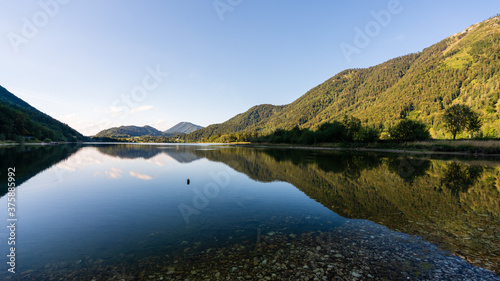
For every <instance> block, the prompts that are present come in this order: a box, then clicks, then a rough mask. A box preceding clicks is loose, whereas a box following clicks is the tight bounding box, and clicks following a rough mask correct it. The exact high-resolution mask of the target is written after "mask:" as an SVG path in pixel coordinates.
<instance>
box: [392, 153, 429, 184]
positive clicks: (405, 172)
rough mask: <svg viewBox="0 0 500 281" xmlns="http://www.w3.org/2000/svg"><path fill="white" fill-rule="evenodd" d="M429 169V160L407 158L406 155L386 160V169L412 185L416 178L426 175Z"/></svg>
mask: <svg viewBox="0 0 500 281" xmlns="http://www.w3.org/2000/svg"><path fill="white" fill-rule="evenodd" d="M430 167H431V161H430V160H429V159H423V158H415V157H408V156H407V155H403V156H400V157H389V158H387V168H388V169H389V170H390V171H392V172H395V173H397V174H398V175H399V176H400V177H401V178H402V179H403V180H404V181H405V182H410V183H412V182H413V181H414V180H415V179H416V178H418V177H421V176H424V175H426V174H427V170H429V169H430Z"/></svg>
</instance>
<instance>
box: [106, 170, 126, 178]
mask: <svg viewBox="0 0 500 281" xmlns="http://www.w3.org/2000/svg"><path fill="white" fill-rule="evenodd" d="M104 174H106V176H108V177H109V178H110V179H119V178H121V177H122V170H120V169H116V168H111V170H110V171H105V172H104Z"/></svg>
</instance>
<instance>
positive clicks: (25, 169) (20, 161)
mask: <svg viewBox="0 0 500 281" xmlns="http://www.w3.org/2000/svg"><path fill="white" fill-rule="evenodd" d="M80 147H81V146H80V145H46V146H32V145H21V146H14V147H4V148H0V159H2V161H0V178H1V179H2V182H1V184H2V186H1V187H0V196H3V195H4V194H5V193H7V191H8V185H7V176H6V174H7V169H8V168H9V167H15V168H16V185H17V186H20V185H21V184H23V183H24V182H25V181H27V180H28V179H30V178H31V177H33V176H35V175H36V174H38V173H40V172H41V171H43V170H45V169H48V168H50V167H51V166H53V165H55V164H57V163H59V162H60V161H63V160H65V159H67V158H68V157H70V156H71V155H72V154H73V153H75V152H76V151H77V150H78V149H80Z"/></svg>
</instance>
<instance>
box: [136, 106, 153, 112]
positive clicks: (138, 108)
mask: <svg viewBox="0 0 500 281" xmlns="http://www.w3.org/2000/svg"><path fill="white" fill-rule="evenodd" d="M153 108H154V106H152V105H141V106H139V107H136V108H133V109H132V110H130V113H137V112H142V111H148V110H151V109H153Z"/></svg>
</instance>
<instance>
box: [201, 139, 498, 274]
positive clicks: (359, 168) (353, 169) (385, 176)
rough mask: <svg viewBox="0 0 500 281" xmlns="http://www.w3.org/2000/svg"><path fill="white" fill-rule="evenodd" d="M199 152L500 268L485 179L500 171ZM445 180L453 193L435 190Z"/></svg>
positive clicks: (273, 153)
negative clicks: (493, 250) (494, 250)
mask: <svg viewBox="0 0 500 281" xmlns="http://www.w3.org/2000/svg"><path fill="white" fill-rule="evenodd" d="M195 153H196V154H197V155H198V156H201V157H206V158H208V159H209V160H211V161H219V162H223V163H226V164H227V165H229V166H231V167H233V168H234V169H236V170H237V171H239V172H242V173H245V174H246V175H248V176H249V177H250V178H252V179H255V180H259V181H264V182H269V181H274V180H281V181H286V182H288V183H290V184H293V185H294V186H296V187H297V188H298V189H300V190H301V191H303V192H304V193H305V194H306V195H307V196H309V197H310V198H313V199H314V200H316V201H318V202H320V203H321V204H322V205H323V206H325V207H327V208H329V209H330V210H332V211H334V212H335V213H337V214H339V215H341V216H343V217H347V218H355V219H368V220H371V221H374V222H376V223H379V224H382V225H384V226H387V227H388V228H390V229H393V230H394V229H396V230H398V231H403V232H406V233H409V234H412V235H418V236H422V237H424V238H425V239H428V240H430V241H433V242H439V243H440V244H441V245H443V244H444V245H445V249H447V250H450V251H452V252H455V253H457V252H458V253H460V254H461V255H463V256H466V257H467V258H470V260H474V264H481V265H482V266H486V267H487V268H490V269H492V265H491V264H493V267H494V266H497V265H498V264H500V261H499V258H498V257H497V256H500V255H496V254H497V253H498V252H492V251H491V249H492V248H500V247H499V242H498V239H495V237H496V236H495V234H494V231H495V229H497V228H498V225H499V221H498V211H497V210H498V203H497V202H498V201H499V200H500V193H499V192H498V190H497V189H491V188H487V187H486V185H485V184H484V182H482V181H481V180H480V179H481V178H487V177H488V175H489V174H490V176H489V177H491V178H497V176H498V175H497V174H496V173H497V172H496V171H497V170H496V169H493V168H491V169H484V170H483V168H482V167H480V166H474V165H470V166H468V165H464V164H457V163H455V164H453V165H450V164H448V163H447V162H445V161H443V160H435V159H432V160H431V159H426V158H423V157H413V156H412V157H404V156H402V155H396V156H394V155H380V154H363V155H361V153H350V152H342V151H311V150H293V149H246V148H230V149H221V150H218V151H197V152H195ZM457 167H459V168H457ZM446 177H450V180H445V178H446ZM446 181H448V185H449V186H451V188H450V187H448V188H447V189H445V191H446V192H439V190H436V189H435V187H439V186H446V185H445V184H446ZM470 189H473V190H474V192H470V193H468V194H467V196H461V194H460V192H463V191H467V190H470ZM457 195H458V196H460V200H457ZM479 214H490V215H491V216H489V217H484V216H481V215H479ZM478 227H481V229H483V230H484V231H482V232H481V233H480V234H478V235H477V236H474V237H473V238H471V239H469V240H465V239H463V237H468V236H470V235H471V234H473V233H477V232H478V231H477V228H478ZM482 234H484V235H482ZM493 254H494V255H496V256H494V255H493ZM497 272H498V271H497Z"/></svg>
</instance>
